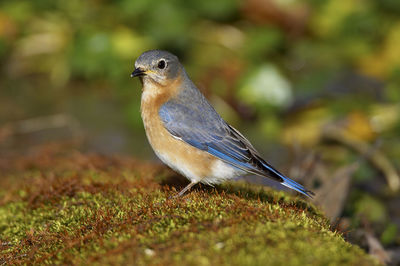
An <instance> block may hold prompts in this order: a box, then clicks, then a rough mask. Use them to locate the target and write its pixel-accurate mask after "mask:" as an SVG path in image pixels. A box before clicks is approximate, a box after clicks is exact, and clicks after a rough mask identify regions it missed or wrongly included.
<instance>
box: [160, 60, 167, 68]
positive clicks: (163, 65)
mask: <svg viewBox="0 0 400 266" xmlns="http://www.w3.org/2000/svg"><path fill="white" fill-rule="evenodd" d="M165 66H166V63H165V60H160V61H159V62H158V68H159V69H164V68H165Z"/></svg>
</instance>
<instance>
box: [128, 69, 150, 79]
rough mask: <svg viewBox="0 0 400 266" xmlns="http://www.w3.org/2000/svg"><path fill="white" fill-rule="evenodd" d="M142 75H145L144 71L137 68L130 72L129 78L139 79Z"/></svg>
mask: <svg viewBox="0 0 400 266" xmlns="http://www.w3.org/2000/svg"><path fill="white" fill-rule="evenodd" d="M144 75H146V71H144V70H143V69H141V68H139V67H138V68H135V70H134V71H133V72H132V74H131V77H132V78H133V77H141V76H144Z"/></svg>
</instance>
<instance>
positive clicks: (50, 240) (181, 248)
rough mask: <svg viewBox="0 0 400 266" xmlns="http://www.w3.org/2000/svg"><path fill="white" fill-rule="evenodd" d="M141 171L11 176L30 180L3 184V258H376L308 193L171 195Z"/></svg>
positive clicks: (296, 261) (239, 188)
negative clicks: (337, 227)
mask: <svg viewBox="0 0 400 266" xmlns="http://www.w3.org/2000/svg"><path fill="white" fill-rule="evenodd" d="M138 167H139V166H137V167H127V166H126V165H125V166H121V165H116V166H114V167H111V168H99V167H97V168H94V169H93V168H90V169H86V168H83V169H77V170H76V172H71V171H68V172H66V171H65V169H63V168H62V167H61V169H58V168H57V165H55V166H52V169H53V170H49V169H48V168H44V169H39V170H38V169H36V170H35V174H32V175H29V174H28V175H27V174H26V173H28V172H29V171H30V170H26V171H25V170H24V171H25V172H24V171H23V172H24V173H25V174H23V173H20V175H15V173H14V174H9V175H7V174H6V175H5V176H4V178H3V179H2V180H7V179H8V178H11V176H12V177H13V178H15V176H21V177H22V176H24V178H21V179H20V181H21V182H20V183H18V182H16V183H15V186H14V187H13V189H11V190H5V189H1V190H0V191H1V192H0V193H1V194H2V195H5V196H6V198H7V199H8V200H5V201H4V202H3V204H1V205H0V241H1V242H0V244H1V245H0V264H1V263H9V264H14V263H49V264H55V263H64V264H70V263H74V264H86V263H95V262H98V263H101V264H103V263H109V264H115V263H117V264H118V263H119V264H126V263H136V264H139V265H140V264H146V265H148V264H152V265H167V264H184V265H191V264H195V265H210V264H213V265H215V264H226V265H228V264H229V265H265V264H266V263H268V264H270V265H281V264H285V265H288V264H289V265H303V264H321V265H327V264H330V265H339V264H344V263H345V264H357V265H358V264H362V265H374V264H376V262H375V261H374V260H373V259H372V258H370V257H369V256H368V255H366V254H365V253H364V252H363V251H362V250H361V249H360V248H358V247H356V246H352V245H351V244H349V243H347V242H345V241H344V240H343V238H342V236H341V235H340V234H339V233H337V232H334V231H332V230H331V228H330V227H329V224H328V221H327V219H325V218H324V217H323V216H322V215H321V213H320V212H319V211H318V210H317V209H316V208H315V207H313V206H312V205H311V204H309V203H307V202H306V201H305V200H303V199H299V198H294V197H292V196H289V195H287V194H285V193H283V192H276V191H270V190H264V189H263V188H260V187H255V186H249V185H245V184H242V183H235V184H227V185H224V186H220V187H218V188H216V189H214V188H209V187H206V188H204V187H202V188H200V189H199V188H197V189H194V190H193V191H192V192H191V193H189V194H188V195H187V196H185V197H183V198H178V199H169V196H170V195H172V194H174V193H176V192H175V188H176V189H180V187H179V185H175V186H171V184H172V183H173V181H171V180H175V179H176V176H174V175H173V174H171V172H167V173H166V172H165V171H164V170H162V171H161V172H158V173H154V174H155V175H157V176H158V177H159V178H152V176H149V175H146V174H145V172H146V171H147V170H145V169H143V168H141V169H142V170H138V169H139V168H138ZM143 170H144V171H145V172H143ZM38 171H39V172H38ZM141 171H142V172H141ZM38 173H39V174H38ZM50 173H51V174H50ZM27 176H30V178H29V177H27ZM160 176H163V178H160ZM22 180H23V181H22ZM155 180H157V181H155ZM167 183H168V185H167ZM176 186H178V187H176Z"/></svg>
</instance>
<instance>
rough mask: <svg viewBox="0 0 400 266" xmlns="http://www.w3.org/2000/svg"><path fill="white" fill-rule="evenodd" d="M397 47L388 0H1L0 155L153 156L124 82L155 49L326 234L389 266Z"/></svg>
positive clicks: (396, 185)
mask: <svg viewBox="0 0 400 266" xmlns="http://www.w3.org/2000/svg"><path fill="white" fill-rule="evenodd" d="M399 47H400V2H399V1H397V0H380V1H373V0H348V1H335V0H323V1H321V0H318V1H317V0H242V1H239V0H218V1H215V0H202V1H195V0H173V1H157V2H154V1H147V0H134V1H133V0H114V1H111V0H108V1H106V0H87V1H80V0H69V1H60V0H36V1H31V0H18V1H0V62H1V64H0V156H5V157H9V156H14V155H16V154H20V155H21V154H22V155H23V154H26V153H28V152H29V153H34V152H35V150H37V149H39V147H41V146H43V145H46V144H48V143H62V144H63V145H64V146H63V147H64V148H65V147H73V149H78V150H80V151H83V152H96V153H102V154H123V155H128V156H135V157H138V158H141V159H144V160H156V158H155V156H154V154H153V152H152V151H151V148H150V146H149V145H148V143H147V140H146V139H145V134H144V130H143V125H142V121H141V118H140V113H139V108H140V95H141V85H140V83H139V81H138V80H137V79H131V78H130V73H131V72H132V71H133V68H134V61H135V59H136V58H137V57H138V56H139V55H140V54H141V53H142V52H143V51H146V50H149V49H165V50H168V51H170V52H173V53H175V54H176V55H177V56H178V57H179V58H180V59H181V62H182V63H183V64H184V66H185V68H186V70H187V72H188V73H189V75H190V76H191V78H192V80H193V81H195V83H196V84H197V85H198V87H199V88H200V89H201V90H202V92H203V93H204V94H205V95H206V97H207V98H208V99H209V100H210V101H211V102H212V104H213V105H214V106H215V108H216V109H217V111H218V112H219V113H220V114H221V115H222V116H223V117H224V118H225V120H227V121H228V122H229V123H230V124H232V125H233V126H234V127H236V128H238V129H239V130H240V131H241V132H243V133H244V135H246V136H247V137H248V138H249V139H250V140H251V141H252V142H253V144H254V146H255V147H256V148H257V149H258V150H259V151H260V153H261V154H263V155H264V157H265V158H267V160H268V161H270V162H271V163H272V164H273V165H275V166H277V168H278V169H281V170H282V172H284V173H286V174H287V175H289V176H290V177H292V178H293V179H295V180H298V181H300V182H302V183H303V184H305V185H306V186H307V187H309V188H313V190H315V191H316V192H317V195H316V198H315V200H314V202H315V203H316V204H318V205H319V206H321V208H322V209H323V210H324V211H325V213H326V214H327V215H328V217H329V218H330V219H331V222H332V225H333V227H334V228H337V229H338V230H341V231H342V232H344V234H345V236H346V237H347V239H348V240H349V241H351V242H353V243H356V244H358V245H360V246H361V247H363V248H365V249H366V250H367V251H369V252H370V253H371V254H374V255H375V256H376V257H378V258H379V259H380V260H381V261H386V262H389V261H390V260H391V263H392V264H396V263H400V258H399V257H400V232H399V229H400V207H399V206H400V197H399V195H400V192H399V189H400V182H399V169H400V138H399V135H400V49H399ZM253 181H255V182H261V181H260V180H259V179H257V178H254V179H253Z"/></svg>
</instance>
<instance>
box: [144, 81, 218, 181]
mask: <svg viewBox="0 0 400 266" xmlns="http://www.w3.org/2000/svg"><path fill="white" fill-rule="evenodd" d="M146 89H148V88H145V89H144V91H143V94H142V100H141V115H142V119H143V124H144V128H145V131H146V135H147V139H148V140H149V143H150V145H151V146H152V148H153V150H154V152H155V153H156V154H157V156H158V157H159V158H160V159H161V161H163V162H164V163H165V164H167V165H168V166H169V167H171V168H172V169H174V170H176V171H178V172H180V173H181V174H182V175H184V176H186V177H187V178H188V179H190V180H191V181H196V182H201V181H202V180H203V179H204V178H207V177H208V176H210V175H212V171H213V170H212V166H213V164H214V163H215V161H216V160H217V158H215V157H214V156H212V155H211V154H209V153H207V152H205V151H202V150H200V149H197V148H195V147H193V146H191V145H189V144H187V143H186V142H184V141H182V140H180V139H179V138H175V137H174V136H172V135H171V134H170V133H169V132H168V131H167V129H166V128H165V127H164V125H163V122H162V120H161V118H160V116H159V114H158V111H159V109H160V107H161V106H162V104H163V103H165V101H166V99H164V100H163V97H162V95H161V96H160V95H156V94H155V93H152V92H151V91H148V92H146Z"/></svg>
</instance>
